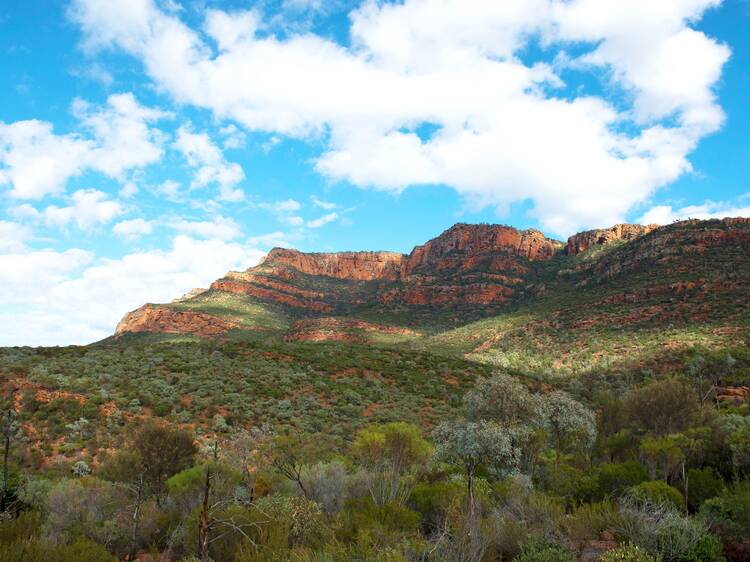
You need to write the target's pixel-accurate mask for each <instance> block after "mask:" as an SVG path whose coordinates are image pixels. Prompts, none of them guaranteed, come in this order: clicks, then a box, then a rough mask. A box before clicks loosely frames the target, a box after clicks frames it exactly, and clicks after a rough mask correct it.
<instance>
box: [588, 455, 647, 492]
mask: <svg viewBox="0 0 750 562" xmlns="http://www.w3.org/2000/svg"><path fill="white" fill-rule="evenodd" d="M597 480H598V482H599V490H600V492H601V493H602V494H604V495H607V496H619V495H620V494H622V493H623V492H624V491H625V490H627V489H628V488H631V487H633V486H637V485H638V484H640V483H641V482H645V481H647V480H648V474H647V473H646V469H645V468H643V466H642V465H641V464H640V463H639V462H637V461H627V462H624V463H619V464H616V463H607V464H603V465H601V466H600V467H599V468H598V470H597Z"/></svg>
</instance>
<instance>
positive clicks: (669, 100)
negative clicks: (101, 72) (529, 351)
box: [72, 0, 729, 234]
mask: <svg viewBox="0 0 750 562" xmlns="http://www.w3.org/2000/svg"><path fill="white" fill-rule="evenodd" d="M718 3H719V0H663V1H659V2H654V1H652V0H607V1H603V0H568V1H564V0H507V1H503V2H487V1H486V0H405V1H404V2H403V3H380V2H374V1H368V2H365V3H364V4H363V5H362V6H361V7H360V8H359V9H357V10H355V11H354V12H352V13H351V14H350V20H351V22H352V27H351V38H352V47H350V48H345V47H342V46H341V45H338V44H336V43H334V42H332V41H330V40H328V39H325V38H321V37H318V36H315V35H313V34H311V33H300V34H294V33H292V34H290V35H289V36H288V38H285V39H279V38H277V37H275V36H273V35H269V34H257V33H256V31H257V29H258V27H259V26H261V25H262V23H263V22H260V21H259V16H258V15H257V13H255V12H244V13H234V14H225V13H223V12H219V11H216V10H213V11H210V12H209V13H208V15H207V21H206V27H205V29H206V31H207V33H208V34H209V35H210V40H209V39H207V38H206V37H205V35H202V33H201V31H200V30H195V29H191V28H190V27H188V26H187V25H185V24H184V23H183V22H182V21H181V20H180V19H179V18H178V17H176V16H175V15H173V14H168V13H165V12H162V11H160V10H159V9H158V8H157V7H156V6H155V4H154V3H152V2H150V1H149V0H140V1H138V2H125V1H124V0H123V1H119V2H117V1H107V2H104V1H102V0H76V1H75V2H74V7H73V10H72V14H73V17H74V19H75V20H76V21H77V22H78V23H79V25H80V26H81V27H82V29H83V30H84V31H85V33H86V35H87V37H88V44H89V46H90V47H93V46H99V47H102V46H112V45H115V46H117V47H119V48H120V49H123V50H124V51H126V52H128V53H130V54H132V55H134V56H136V57H138V58H140V59H141V60H142V61H143V63H144V65H145V68H146V72H147V73H148V74H149V75H150V76H151V78H152V79H153V80H154V81H155V82H156V83H157V84H158V86H159V87H161V88H163V89H164V90H166V91H168V92H170V93H171V94H172V95H173V96H174V97H175V99H176V100H178V101H179V102H181V103H190V104H193V105H196V106H199V107H204V108H208V109H210V110H211V111H213V112H214V114H215V115H216V116H217V117H218V118H231V119H232V120H234V121H236V122H237V123H239V124H241V125H243V126H244V127H245V128H247V129H250V130H255V131H264V132H268V133H269V134H272V135H274V137H276V138H278V135H288V136H293V137H298V138H309V137H310V136H311V135H312V136H320V138H323V139H324V140H325V142H326V143H327V148H326V150H325V152H324V154H323V155H322V156H321V158H320V159H319V160H318V162H317V165H316V168H317V170H318V171H319V172H320V173H322V174H324V175H326V176H328V177H330V178H331V179H333V180H346V181H349V182H351V183H353V184H355V185H357V186H361V187H373V188H377V189H385V190H390V191H394V192H398V191H400V190H403V189H405V188H407V187H408V186H411V185H416V184H447V185H449V186H452V187H453V188H454V189H456V190H457V191H458V192H459V193H460V194H461V195H463V196H464V197H465V198H466V200H467V201H469V203H470V204H472V205H474V206H485V205H495V206H498V208H506V207H507V206H508V205H509V204H511V203H513V202H518V201H530V202H531V204H532V205H531V207H532V209H531V215H532V216H533V217H535V218H537V219H538V220H539V221H540V223H541V224H542V226H544V227H545V228H547V229H548V230H550V231H553V232H556V233H559V234H566V233H568V232H570V231H572V230H575V229H578V228H581V227H584V226H599V225H605V224H610V223H613V222H617V221H619V220H623V219H624V217H625V215H626V214H627V213H628V212H629V211H630V210H631V209H633V208H634V207H635V206H636V205H638V204H642V203H643V202H644V201H646V200H648V199H649V198H650V197H651V196H652V195H653V193H654V192H655V190H657V189H658V188H659V187H661V186H663V185H665V184H667V183H669V182H671V181H673V180H675V179H676V178H677V177H679V176H680V175H681V174H684V173H686V172H688V171H690V169H691V167H690V163H689V161H688V155H689V154H690V152H691V151H692V150H694V148H695V146H696V144H697V143H698V141H699V140H700V139H701V138H702V137H704V136H705V135H706V134H709V133H710V132H713V131H715V130H716V129H717V128H719V127H720V126H721V124H722V122H723V118H724V116H723V112H722V111H721V108H720V107H719V106H718V104H717V103H716V99H715V94H714V91H713V88H714V86H715V84H716V82H717V80H718V79H719V77H720V74H721V68H722V65H723V63H724V62H725V61H726V60H727V57H728V56H729V51H728V49H727V47H726V46H724V45H720V44H719V43H717V42H716V41H715V40H714V39H712V38H710V37H708V36H706V35H705V34H704V33H702V32H699V31H696V30H694V29H693V28H691V27H690V25H691V23H693V22H695V21H697V20H698V19H699V18H700V17H701V16H702V14H703V12H704V11H705V10H706V9H709V8H711V7H713V6H716V5H717V4H718ZM530 37H541V40H542V41H543V43H544V45H545V46H546V47H549V48H551V49H557V51H558V52H560V53H561V56H560V57H558V63H559V64H558V66H556V67H554V68H553V67H551V66H549V65H548V64H545V63H544V62H543V61H540V60H538V61H535V64H531V63H529V64H528V65H527V64H524V62H523V61H522V60H521V58H520V57H517V56H516V54H517V53H518V52H519V51H521V50H522V49H524V48H525V47H526V46H527V45H528V42H529V38H530ZM214 45H216V46H217V47H218V49H215V48H214V47H213V46H214ZM570 47H575V51H576V52H583V53H584V54H582V55H580V56H578V57H575V58H573V57H570V56H567V57H566V56H563V52H564V50H565V49H568V48H570ZM570 65H575V66H576V67H577V69H579V70H583V71H590V73H591V77H592V78H594V79H599V78H600V77H601V75H602V74H605V75H606V76H609V77H610V78H609V79H610V80H611V85H608V86H606V87H605V88H603V89H602V90H603V91H605V92H606V94H604V95H605V96H606V97H605V98H598V97H591V96H586V95H578V96H577V97H576V96H574V97H571V95H570V92H568V91H567V90H565V89H560V88H561V86H564V84H563V82H562V77H563V76H564V74H561V75H559V76H558V75H556V74H555V72H556V71H557V72H561V73H563V72H564V71H565V69H566V67H567V66H570ZM602 70H605V71H606V72H605V73H603V72H602ZM249 77H250V78H249ZM623 92H624V93H626V94H627V95H625V96H623V95H621V94H622V93H623ZM628 99H631V100H632V103H629V102H623V101H622V100H628ZM623 103H625V104H626V105H623ZM423 124H431V125H432V126H433V127H434V128H435V131H436V132H435V133H433V134H432V135H431V136H430V137H429V138H425V137H424V136H420V135H419V134H418V132H419V130H420V129H419V127H420V125H423ZM625 131H630V132H625ZM323 133H326V134H325V135H323ZM274 137H272V138H274Z"/></svg>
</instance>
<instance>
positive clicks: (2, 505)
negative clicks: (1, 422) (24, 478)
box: [0, 410, 13, 520]
mask: <svg viewBox="0 0 750 562" xmlns="http://www.w3.org/2000/svg"><path fill="white" fill-rule="evenodd" d="M12 412H13V410H8V417H7V425H6V427H5V431H4V432H3V433H4V435H3V437H4V438H5V443H4V449H3V490H2V492H3V494H2V498H1V499H0V514H2V517H3V520H5V511H6V509H7V508H8V501H7V500H8V456H9V455H10V434H11V433H12V427H13V413H12Z"/></svg>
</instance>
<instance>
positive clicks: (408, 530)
mask: <svg viewBox="0 0 750 562" xmlns="http://www.w3.org/2000/svg"><path fill="white" fill-rule="evenodd" d="M420 519H421V518H420V515H419V513H417V512H416V511H412V510H411V509H409V508H407V507H404V506H400V505H398V504H396V503H389V504H386V505H383V506H379V505H377V504H375V502H374V501H373V500H372V498H370V497H366V498H362V499H358V500H348V501H347V502H346V505H345V507H344V510H343V511H342V512H341V514H340V522H341V526H340V528H339V535H340V537H341V538H342V539H344V540H345V541H353V540H356V539H357V538H358V536H359V535H361V534H363V533H364V534H368V535H370V536H371V537H373V538H374V540H375V542H377V543H392V542H393V540H394V539H397V538H398V537H402V536H404V535H411V534H415V533H416V532H417V530H418V529H419V522H420Z"/></svg>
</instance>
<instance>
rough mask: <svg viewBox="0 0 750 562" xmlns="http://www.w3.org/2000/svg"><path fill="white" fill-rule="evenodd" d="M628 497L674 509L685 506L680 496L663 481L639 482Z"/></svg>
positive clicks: (629, 491) (629, 492)
mask: <svg viewBox="0 0 750 562" xmlns="http://www.w3.org/2000/svg"><path fill="white" fill-rule="evenodd" d="M628 495H629V496H630V497H632V498H633V499H635V500H637V501H641V502H650V503H656V504H666V505H670V506H672V507H674V508H675V509H683V508H684V505H685V500H684V499H683V497H682V494H681V493H680V492H679V491H678V490H676V489H675V488H673V487H672V486H670V485H669V484H667V483H666V482H664V481H663V480H653V481H651V482H641V483H640V484H638V485H637V486H633V487H632V488H630V490H628Z"/></svg>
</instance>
